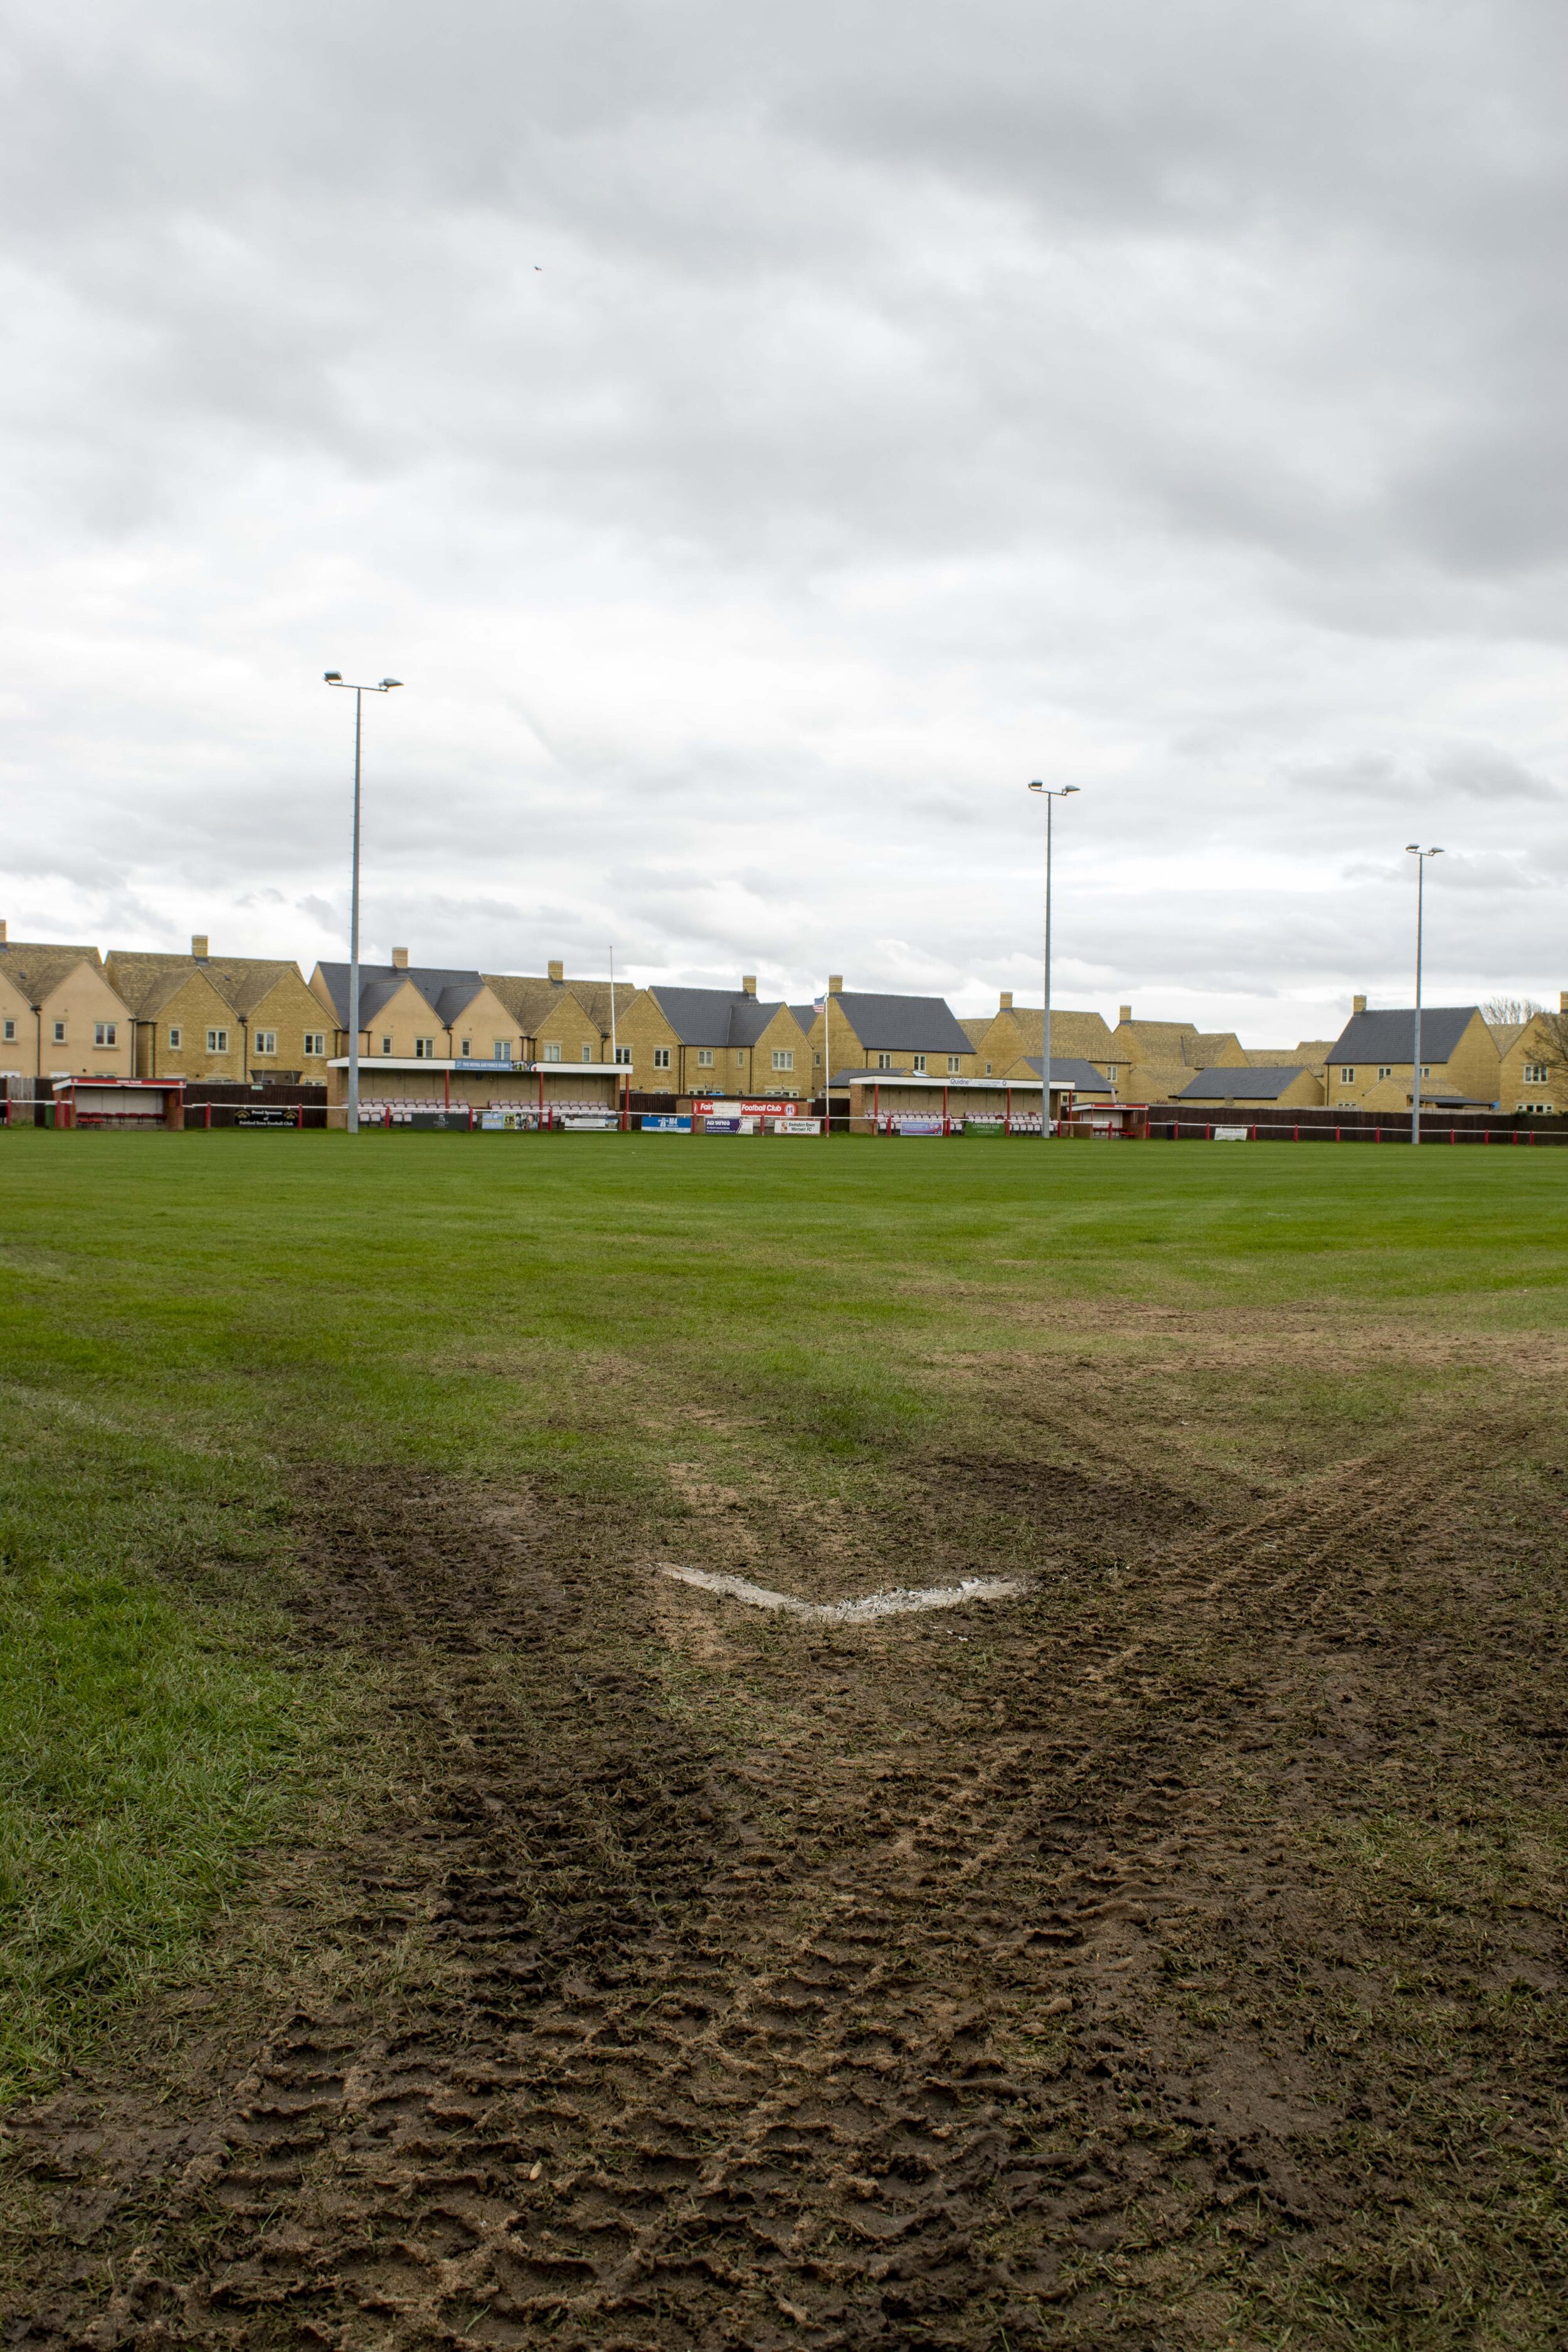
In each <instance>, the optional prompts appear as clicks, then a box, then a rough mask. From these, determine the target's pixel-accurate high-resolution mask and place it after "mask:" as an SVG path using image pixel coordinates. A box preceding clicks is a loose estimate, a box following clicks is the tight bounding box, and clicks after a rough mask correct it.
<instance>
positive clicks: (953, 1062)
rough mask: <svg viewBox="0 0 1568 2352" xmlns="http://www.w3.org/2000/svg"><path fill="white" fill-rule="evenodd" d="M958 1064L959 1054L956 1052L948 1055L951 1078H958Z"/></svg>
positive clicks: (948, 1072) (948, 1071) (948, 1069)
mask: <svg viewBox="0 0 1568 2352" xmlns="http://www.w3.org/2000/svg"><path fill="white" fill-rule="evenodd" d="M958 1064H959V1056H958V1055H956V1054H950V1055H948V1057H947V1075H948V1076H949V1077H950V1078H956V1077H957V1076H958Z"/></svg>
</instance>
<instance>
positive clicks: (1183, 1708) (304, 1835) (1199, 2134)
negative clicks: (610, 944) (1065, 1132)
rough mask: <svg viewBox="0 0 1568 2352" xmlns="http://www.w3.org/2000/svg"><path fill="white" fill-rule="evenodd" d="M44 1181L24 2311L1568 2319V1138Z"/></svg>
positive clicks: (121, 1155) (275, 1158) (515, 1149)
mask: <svg viewBox="0 0 1568 2352" xmlns="http://www.w3.org/2000/svg"><path fill="white" fill-rule="evenodd" d="M0 1204H3V1214H0V1431H3V1443H0V1570H3V1577H0V1610H3V1612H4V1617H3V1621H0V1622H3V1629H4V1643H3V1649H0V1744H3V1748H4V1756H5V1772H4V1776H3V1780H0V1932H3V1937H4V1942H3V1948H0V2000H3V2003H4V2011H3V2016H0V2076H3V2082H4V2098H5V2125H6V2132H5V2143H4V2155H3V2158H0V2163H3V2165H4V2168H5V2196H4V2199H3V2200H0V2202H3V2208H4V2210H5V2213H6V2215H7V2216H8V2219H7V2221H6V2224H5V2245H6V2253H5V2272H4V2279H3V2285H4V2296H5V2305H6V2309H7V2312H8V2314H9V2316H10V2318H11V2320H12V2323H13V2326H14V2328H15V2329H16V2330H19V2331H21V2336H20V2337H19V2338H18V2340H21V2338H22V2337H25V2338H26V2340H28V2341H31V2342H35V2343H37V2344H39V2345H49V2344H59V2345H61V2346H64V2345H67V2344H76V2343H79V2342H81V2341H85V2340H91V2341H93V2342H102V2343H105V2344H109V2343H121V2342H123V2343H132V2342H135V2343H141V2342H143V2341H144V2342H146V2343H148V2344H151V2343H153V2341H158V2342H160V2343H164V2344H168V2343H179V2344H184V2343H192V2344H202V2345H206V2344H209V2343H211V2344H215V2345H216V2344H217V2343H220V2342H221V2343H224V2344H228V2345H246V2346H251V2345H254V2346H272V2345H283V2344H290V2345H292V2344H302V2343H306V2342H310V2343H317V2344H321V2343H331V2344H333V2345H341V2346H342V2347H359V2346H362V2345H363V2346H365V2347H371V2346H376V2347H381V2346H397V2347H405V2346H406V2347H410V2352H412V2347H415V2346H419V2347H424V2346H426V2345H431V2344H437V2343H454V2344H455V2343H457V2342H458V2341H461V2342H464V2343H471V2344H478V2345H494V2346H512V2345H517V2346H531V2345H532V2344H534V2343H543V2342H549V2343H551V2344H559V2345H563V2346H565V2345H581V2346H584V2347H588V2346H592V2347H609V2346H615V2347H649V2352H652V2347H670V2352H675V2347H688V2346H701V2347H709V2346H711V2347H730V2346H736V2347H740V2346H746V2347H752V2346H755V2347H773V2346H775V2345H778V2346H782V2345H784V2344H785V2343H793V2344H798V2345H801V2346H835V2347H839V2346H842V2347H859V2346H862V2345H865V2346H870V2345H876V2346H879V2347H884V2346H885V2347H904V2346H921V2347H924V2346H931V2347H937V2346H943V2347H946V2346H952V2347H977V2352H978V2347H987V2352H989V2347H1010V2352H1021V2347H1026V2346H1036V2345H1040V2346H1053V2347H1054V2346H1058V2345H1059V2346H1081V2347H1088V2346H1096V2347H1098V2346H1100V2345H1108V2346H1109V2345H1116V2346H1125V2347H1129V2352H1131V2347H1134V2346H1138V2347H1143V2346H1150V2345H1156V2344H1157V2345H1160V2346H1162V2347H1163V2346H1166V2345H1170V2346H1173V2347H1208V2346H1226V2347H1254V2346H1256V2347H1276V2346H1279V2347H1284V2346H1286V2345H1289V2346H1292V2347H1301V2346H1319V2345H1322V2346H1328V2347H1380V2352H1381V2347H1428V2346H1430V2347H1450V2346H1452V2347H1459V2346H1464V2347H1493V2346H1495V2347H1505V2346H1506V2347H1513V2346H1533V2345H1537V2344H1539V2345H1543V2346H1544V2345H1548V2344H1556V2343H1559V2342H1561V2341H1562V2335H1561V2327H1562V2316H1561V2315H1562V2312H1563V2308H1564V2307H1565V2306H1568V2207H1565V2202H1564V2186H1565V2183H1564V2162H1563V2159H1564V2138H1563V2133H1564V2115H1563V2093H1564V2072H1565V2070H1564V2063H1563V2047H1564V2042H1563V2027H1564V2023H1565V2014H1564V2000H1563V1990H1564V1974H1563V1970H1564V1954H1563V1941H1562V1937H1563V1923H1564V1876H1563V1861H1564V1853H1563V1827H1564V1823H1563V1798H1564V1789H1563V1743H1564V1739H1565V1737H1568V1664H1565V1662H1564V1658H1563V1601H1564V1583H1565V1574H1568V1491H1565V1489H1568V1443H1565V1423H1568V1405H1565V1398H1568V1386H1565V1381H1564V1374H1565V1371H1568V1349H1565V1347H1564V1336H1563V1327H1564V1306H1565V1284H1568V1153H1559V1152H1557V1151H1555V1150H1521V1149H1512V1150H1510V1149H1507V1148H1500V1149H1492V1150H1482V1149H1479V1148H1467V1149H1456V1148H1448V1147H1444V1146H1434V1147H1430V1148H1427V1149H1426V1150H1422V1151H1421V1152H1420V1153H1413V1152H1410V1151H1409V1150H1373V1149H1372V1148H1370V1147H1356V1146H1343V1147H1339V1148H1335V1147H1333V1146H1331V1145H1321V1146H1320V1145H1312V1146H1307V1145H1303V1146H1300V1147H1294V1146H1285V1145H1280V1146H1278V1147H1270V1146H1268V1145H1257V1146H1245V1147H1243V1146H1236V1147H1232V1146H1225V1147H1219V1146H1205V1145H1198V1144H1192V1145H1183V1146H1170V1145H1164V1144H1151V1145H1145V1146H1120V1145H1119V1146H1115V1147H1095V1146H1089V1145H1081V1146H1080V1145H1076V1144H1061V1145H1058V1146H1054V1147H1052V1148H1050V1149H1049V1150H1047V1149H1046V1148H1044V1147H1042V1146H1041V1145H1040V1144H1039V1143H1038V1141H1035V1142H1033V1143H1026V1142H1023V1141H1015V1142H1012V1143H1007V1144H1003V1143H974V1142H968V1141H966V1142H963V1143H949V1144H942V1143H936V1142H931V1143H924V1142H915V1141H910V1142H907V1143H900V1142H871V1141H868V1140H864V1139H834V1141H832V1142H831V1143H828V1144H824V1143H823V1142H821V1141H820V1140H813V1139H787V1140H786V1139H779V1140H778V1141H773V1140H771V1139H770V1140H766V1141H763V1140H759V1139H686V1138H675V1137H652V1136H650V1137H647V1138H644V1137H638V1136H628V1137H616V1136H567V1137H559V1138H535V1137H526V1136H505V1135H500V1136H488V1137H483V1138H480V1137H474V1138H468V1137H448V1136H437V1135H431V1136H425V1135H415V1136H406V1135H394V1136H384V1135H379V1134H371V1135H367V1136H365V1137H363V1138H361V1139H358V1140H357V1141H356V1142H351V1141H350V1140H349V1139H347V1138H344V1137H337V1136H325V1135H321V1136H317V1135H294V1134H291V1133H284V1134H276V1135H275V1134H268V1133H266V1132H260V1133H252V1134H245V1133H230V1134H213V1135H205V1134H192V1135H186V1136H152V1137H115V1136H112V1135H92V1134H80V1135H60V1136H56V1135H50V1134H43V1133H34V1132H32V1131H26V1132H21V1131H17V1132H11V1133H6V1134H4V1135H0ZM672 1567H674V1568H685V1569H697V1570H703V1571H705V1572H707V1573H708V1574H710V1576H721V1577H722V1576H729V1577H738V1578H742V1579H744V1580H747V1581H748V1582H749V1583H751V1584H752V1585H756V1586H760V1587H763V1588H766V1589H768V1590H770V1591H778V1592H783V1593H785V1594H787V1595H789V1596H792V1597H793V1598H795V1599H796V1600H799V1601H805V1602H807V1603H831V1602H835V1601H840V1600H844V1599H852V1598H857V1597H859V1596H863V1595H866V1594H868V1593H872V1592H877V1591H889V1590H894V1589H916V1590H921V1589H927V1588H932V1587H938V1586H943V1587H947V1586H953V1585H956V1584H959V1583H961V1582H962V1581H963V1580H965V1579H973V1578H982V1579H992V1578H1004V1579H1007V1580H1012V1581H1013V1582H1014V1584H1015V1585H1016V1587H1018V1588H1019V1589H1016V1590H1015V1591H1011V1592H1008V1593H1005V1594H1003V1595H1000V1596H995V1597H991V1598H978V1599H974V1600H972V1601H967V1602H965V1603H963V1604H962V1605H960V1606H957V1607H953V1608H951V1609H942V1610H922V1611H918V1612H909V1613H903V1614H898V1615H890V1616H887V1617H883V1618H879V1619H877V1620H875V1621H874V1622H854V1621H843V1620H836V1619H834V1618H832V1617H830V1616H826V1615H817V1616H811V1615H809V1614H802V1613H800V1612H789V1611H778V1610H768V1609H763V1608H760V1607H753V1606H752V1605H750V1604H748V1603H747V1602H745V1601H741V1600H738V1599H736V1598H734V1597H732V1596H727V1595H726V1594H724V1593H722V1592H721V1591H715V1590H712V1589H704V1588H702V1587H700V1586H695V1585H692V1584H690V1583H688V1582H683V1581H680V1580H676V1579H672V1578H671V1577H669V1576H668V1575H667V1574H666V1573H665V1572H664V1571H665V1570H667V1569H668V1568H672ZM89 2330H90V2331H92V2333H91V2335H90V2338H89Z"/></svg>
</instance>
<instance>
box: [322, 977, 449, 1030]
mask: <svg viewBox="0 0 1568 2352" xmlns="http://www.w3.org/2000/svg"><path fill="white" fill-rule="evenodd" d="M320 971H321V978H322V979H323V980H324V981H325V982H326V984H327V993H328V995H329V996H330V997H331V1000H332V1008H333V1010H334V1012H335V1013H337V1016H338V1026H339V1027H340V1028H341V1029H346V1028H347V1027H348V1022H349V967H348V965H347V964H346V963H324V964H322V965H321V966H320ZM405 981H412V982H413V983H414V985H415V987H416V989H417V990H418V991H419V993H420V995H421V996H422V997H423V998H424V999H425V1002H426V1004H428V1005H429V1007H430V1010H431V1011H432V1013H435V1015H436V1017H437V1020H438V1021H439V1022H440V1023H441V1024H442V1026H443V1027H444V1028H447V1029H449V1028H450V1027H451V1025H452V1024H453V1022H454V1021H457V1020H458V1019H460V1017H461V1015H462V1011H463V1007H464V1006H465V1005H466V1004H471V1003H473V1001H474V999H475V997H476V996H478V994H479V991H480V990H481V989H482V988H483V986H484V984H485V983H484V980H483V978H482V977H481V975H480V974H479V972H477V971H451V970H449V969H447V968H444V967H442V966H440V965H437V964H410V965H409V966H408V969H407V970H406V971H400V970H399V968H398V967H397V965H396V964H391V963H362V964H361V966H360V968H359V1017H360V1022H361V1025H362V1026H363V1024H365V1023H366V1022H369V1021H372V1020H374V1017H375V1015H376V1014H377V1013H379V1012H380V1011H381V1008H382V1006H383V1005H384V1004H386V1003H390V1002H391V1000H392V998H393V997H394V996H395V994H396V992H397V991H398V990H399V989H400V988H401V987H402V986H403V984H404V982H405Z"/></svg>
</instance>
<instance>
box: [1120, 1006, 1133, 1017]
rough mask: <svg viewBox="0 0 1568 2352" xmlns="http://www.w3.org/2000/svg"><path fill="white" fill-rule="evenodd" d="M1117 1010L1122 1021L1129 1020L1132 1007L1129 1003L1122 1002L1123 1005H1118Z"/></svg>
mask: <svg viewBox="0 0 1568 2352" xmlns="http://www.w3.org/2000/svg"><path fill="white" fill-rule="evenodd" d="M1118 1012H1119V1014H1120V1017H1121V1019H1122V1020H1123V1021H1131V1018H1132V1007H1131V1005H1130V1004H1123V1005H1121V1006H1119V1007H1118Z"/></svg>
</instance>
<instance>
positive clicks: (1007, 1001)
mask: <svg viewBox="0 0 1568 2352" xmlns="http://www.w3.org/2000/svg"><path fill="white" fill-rule="evenodd" d="M1001 1010H1002V1011H1003V1012H1004V1013H1011V1011H1012V1010H1013V992H1012V990H1011V989H1010V988H1005V989H1004V990H1003V991H1002V1003H1001Z"/></svg>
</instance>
